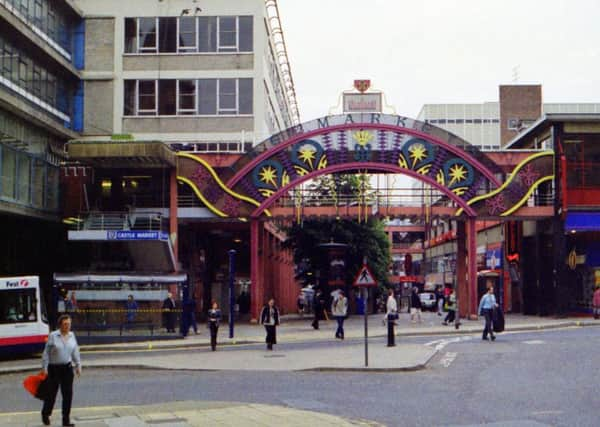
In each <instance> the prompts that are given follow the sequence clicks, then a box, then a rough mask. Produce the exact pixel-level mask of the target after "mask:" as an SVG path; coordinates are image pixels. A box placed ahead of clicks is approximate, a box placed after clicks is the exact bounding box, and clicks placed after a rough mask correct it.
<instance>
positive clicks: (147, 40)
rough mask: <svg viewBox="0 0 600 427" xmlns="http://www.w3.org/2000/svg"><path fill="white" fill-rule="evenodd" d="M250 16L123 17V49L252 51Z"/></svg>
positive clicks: (143, 51) (170, 51) (175, 51)
mask: <svg viewBox="0 0 600 427" xmlns="http://www.w3.org/2000/svg"><path fill="white" fill-rule="evenodd" d="M252 19H253V18H252V16H189V17H188V16H181V17H161V18H154V17H152V18H125V53H136V54H156V53H196V52H229V53H236V52H252V44H253V32H252V31H253V30H252V29H253V25H252Z"/></svg>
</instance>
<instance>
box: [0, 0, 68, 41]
mask: <svg viewBox="0 0 600 427" xmlns="http://www.w3.org/2000/svg"><path fill="white" fill-rule="evenodd" d="M4 2H5V3H7V4H8V5H9V6H12V8H13V10H14V11H16V12H18V13H19V14H20V15H21V16H22V17H23V18H25V20H26V21H27V22H28V23H30V24H32V25H34V26H35V27H36V28H38V29H39V30H40V31H42V32H43V33H45V34H47V35H48V37H49V38H50V39H52V40H54V41H55V42H56V43H58V45H59V46H60V47H62V48H63V49H65V50H66V51H67V52H68V53H71V30H72V28H71V26H70V24H69V20H68V19H67V17H66V15H65V14H64V12H63V11H62V10H60V9H59V8H58V7H57V6H58V5H57V3H58V2H57V1H56V0H4Z"/></svg>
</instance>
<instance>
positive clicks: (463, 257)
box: [456, 221, 469, 317]
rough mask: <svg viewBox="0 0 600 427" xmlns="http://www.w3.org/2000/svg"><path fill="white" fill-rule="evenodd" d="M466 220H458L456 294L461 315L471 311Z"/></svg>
mask: <svg viewBox="0 0 600 427" xmlns="http://www.w3.org/2000/svg"><path fill="white" fill-rule="evenodd" d="M466 240H467V236H466V231H465V223H464V221H457V222H456V292H457V294H456V296H457V298H458V300H459V301H458V309H459V316H461V317H465V316H467V313H468V311H469V288H468V286H467V269H466V267H467V250H466V247H467V245H466Z"/></svg>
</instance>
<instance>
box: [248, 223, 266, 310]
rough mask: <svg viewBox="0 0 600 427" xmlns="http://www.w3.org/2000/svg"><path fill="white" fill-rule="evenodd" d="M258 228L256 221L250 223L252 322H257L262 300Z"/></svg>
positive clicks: (259, 226)
mask: <svg viewBox="0 0 600 427" xmlns="http://www.w3.org/2000/svg"><path fill="white" fill-rule="evenodd" d="M260 228H261V223H260V222H259V221H258V220H256V219H253V220H251V221H250V282H251V283H250V319H251V321H252V322H256V321H257V320H258V316H259V314H260V309H261V304H262V300H263V296H262V286H263V285H264V283H263V278H262V274H261V262H260V261H261V255H262V248H261V246H260Z"/></svg>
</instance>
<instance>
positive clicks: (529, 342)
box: [523, 340, 545, 344]
mask: <svg viewBox="0 0 600 427" xmlns="http://www.w3.org/2000/svg"><path fill="white" fill-rule="evenodd" d="M544 343H545V341H542V340H529V341H523V344H544Z"/></svg>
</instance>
